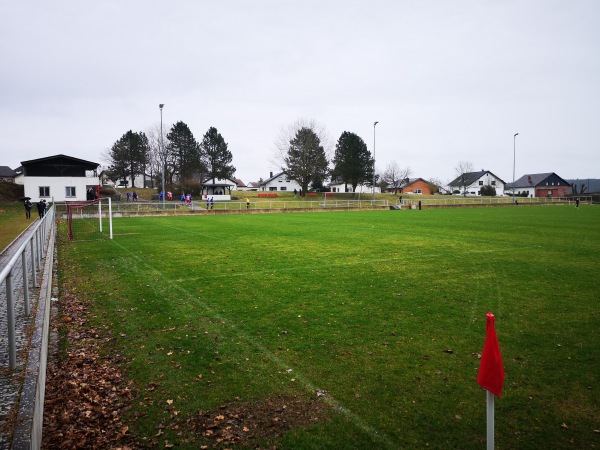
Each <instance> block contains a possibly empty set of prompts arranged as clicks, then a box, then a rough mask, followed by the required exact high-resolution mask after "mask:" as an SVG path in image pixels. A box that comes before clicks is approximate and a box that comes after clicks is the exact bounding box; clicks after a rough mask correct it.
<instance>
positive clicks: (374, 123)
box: [373, 122, 379, 200]
mask: <svg viewBox="0 0 600 450" xmlns="http://www.w3.org/2000/svg"><path fill="white" fill-rule="evenodd" d="M378 123H379V122H373V200H375V126H376V125H377V124H378Z"/></svg>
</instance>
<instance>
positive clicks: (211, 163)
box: [107, 121, 235, 187]
mask: <svg viewBox="0 0 600 450" xmlns="http://www.w3.org/2000/svg"><path fill="white" fill-rule="evenodd" d="M165 137H166V139H164V138H163V137H162V136H161V133H160V130H156V129H151V130H149V131H148V134H146V133H144V132H134V131H132V130H129V131H127V132H126V133H125V134H123V136H121V138H120V139H118V140H117V141H116V142H115V143H114V144H113V145H112V147H111V148H110V150H109V151H108V155H107V160H108V161H109V167H108V174H109V176H110V177H111V178H112V179H113V180H124V179H127V178H129V179H130V180H131V183H132V186H131V187H136V186H135V177H136V176H137V175H140V174H141V175H144V178H145V177H146V175H148V176H149V177H150V178H151V179H152V181H153V182H155V183H156V184H157V185H160V182H161V181H162V177H163V171H164V177H165V183H166V184H167V185H168V186H173V185H175V184H183V183H189V182H202V181H203V180H205V179H207V178H221V179H224V178H231V177H232V176H233V175H234V174H235V167H234V166H233V164H232V160H233V155H232V153H231V151H229V148H228V147H229V146H228V144H227V142H225V139H224V138H223V136H221V134H220V133H219V132H218V130H217V129H216V128H215V127H210V128H209V129H208V131H207V132H206V133H205V134H204V136H203V137H202V141H201V142H198V141H197V140H196V138H195V137H194V134H193V133H192V131H191V130H190V128H189V127H188V125H187V124H185V123H184V122H182V121H178V122H177V123H175V124H174V125H173V126H172V127H171V129H170V130H169V132H168V133H166V136H165ZM163 139H164V141H163ZM142 187H144V186H142Z"/></svg>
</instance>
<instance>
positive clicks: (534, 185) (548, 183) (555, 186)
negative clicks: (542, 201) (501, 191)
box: [505, 172, 571, 198]
mask: <svg viewBox="0 0 600 450" xmlns="http://www.w3.org/2000/svg"><path fill="white" fill-rule="evenodd" d="M513 187H514V194H515V195H518V196H523V197H538V198H539V197H566V196H567V195H569V194H570V193H571V183H569V182H568V181H566V180H564V179H562V178H561V177H559V176H558V175H556V174H555V173H554V172H550V173H529V174H525V175H523V176H522V177H521V178H519V179H518V180H515V182H514V184H513V183H508V184H507V185H506V188H505V193H506V194H507V195H513Z"/></svg>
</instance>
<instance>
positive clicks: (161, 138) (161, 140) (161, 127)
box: [158, 103, 166, 209]
mask: <svg viewBox="0 0 600 450" xmlns="http://www.w3.org/2000/svg"><path fill="white" fill-rule="evenodd" d="M163 106H165V105H164V103H161V104H160V105H158V107H159V108H160V157H161V160H162V203H163V209H165V162H166V161H165V144H164V142H163V121H162V110H163Z"/></svg>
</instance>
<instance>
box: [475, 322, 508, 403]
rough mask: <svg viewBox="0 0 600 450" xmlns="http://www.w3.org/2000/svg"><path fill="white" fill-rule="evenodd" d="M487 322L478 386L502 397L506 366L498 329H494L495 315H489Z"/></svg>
mask: <svg viewBox="0 0 600 450" xmlns="http://www.w3.org/2000/svg"><path fill="white" fill-rule="evenodd" d="M486 321H487V326H486V333H485V343H484V344H483V352H482V354H481V364H480V365H479V373H478V375H477V384H479V385H480V386H481V387H482V388H484V389H487V390H488V391H490V392H492V393H494V394H496V395H497V396H498V397H502V385H503V384H504V364H502V354H501V353H500V344H498V336H496V328H495V327H494V315H493V314H492V313H491V312H488V313H487V315H486Z"/></svg>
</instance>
